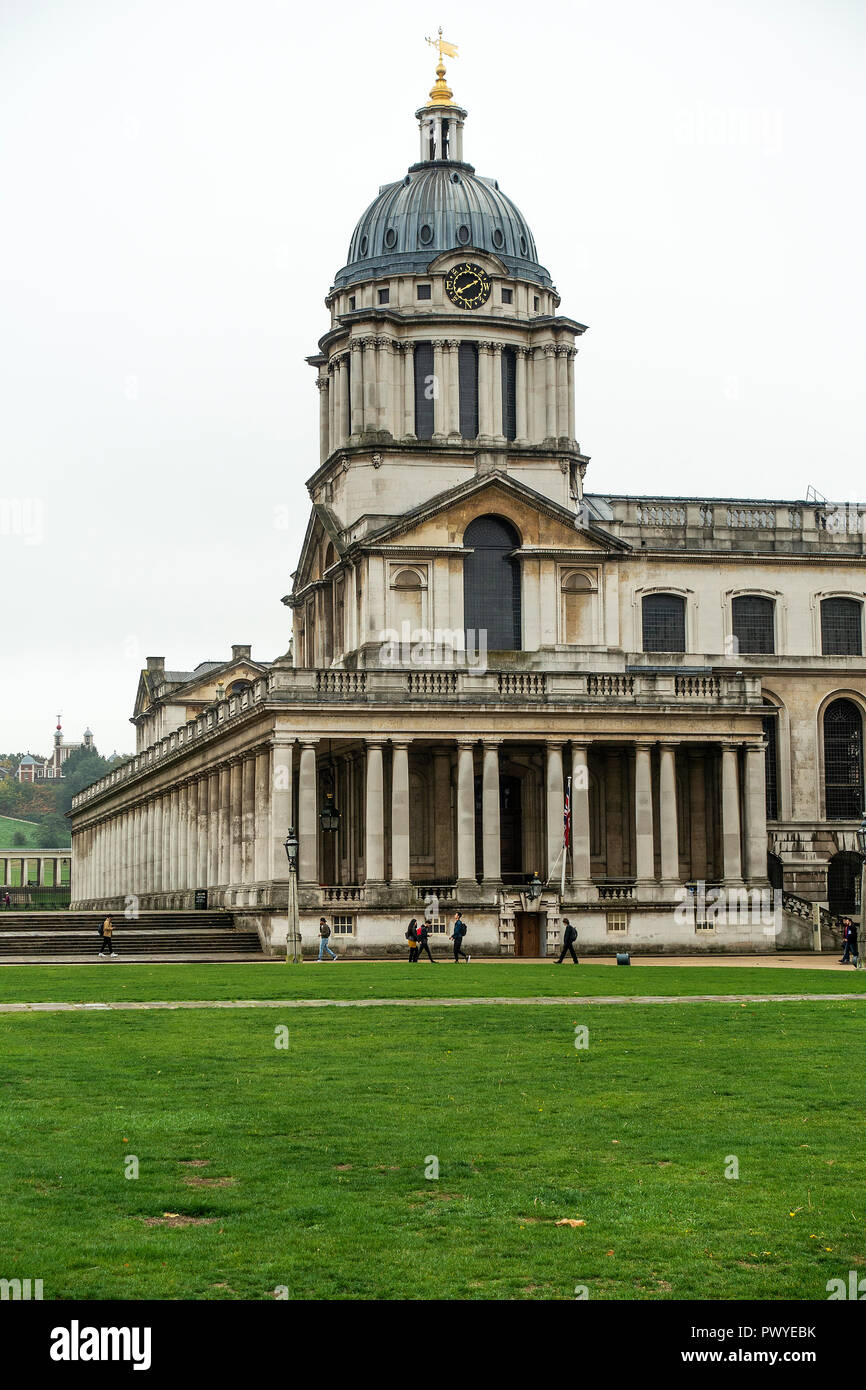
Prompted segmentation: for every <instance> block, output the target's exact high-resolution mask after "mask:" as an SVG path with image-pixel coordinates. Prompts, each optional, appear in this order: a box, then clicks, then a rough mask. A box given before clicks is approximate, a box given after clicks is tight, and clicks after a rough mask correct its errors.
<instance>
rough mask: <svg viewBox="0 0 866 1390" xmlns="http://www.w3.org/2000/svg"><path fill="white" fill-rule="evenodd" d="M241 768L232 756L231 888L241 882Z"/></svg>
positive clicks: (230, 807)
mask: <svg viewBox="0 0 866 1390" xmlns="http://www.w3.org/2000/svg"><path fill="white" fill-rule="evenodd" d="M242 783H243V768H242V765H241V759H240V758H233V759H232V763H231V768H230V770H229V820H230V845H231V850H230V854H229V883H230V884H231V885H232V887H233V888H237V887H239V885H240V882H241V853H242V851H241V816H242V814H243V807H242V805H241V797H242V795H243V785H242Z"/></svg>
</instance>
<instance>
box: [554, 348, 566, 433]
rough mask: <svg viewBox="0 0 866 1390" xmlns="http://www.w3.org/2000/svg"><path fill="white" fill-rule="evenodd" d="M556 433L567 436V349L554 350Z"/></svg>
mask: <svg viewBox="0 0 866 1390" xmlns="http://www.w3.org/2000/svg"><path fill="white" fill-rule="evenodd" d="M556 433H557V437H558V438H560V439H561V438H562V437H563V435H567V434H568V348H567V347H558V348H557V349H556Z"/></svg>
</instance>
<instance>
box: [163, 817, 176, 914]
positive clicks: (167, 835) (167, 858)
mask: <svg viewBox="0 0 866 1390" xmlns="http://www.w3.org/2000/svg"><path fill="white" fill-rule="evenodd" d="M173 797H174V793H173V792H165V793H164V794H163V798H162V891H163V893H168V892H170V891H171V889H172V887H173V886H174V885H173V884H172V879H171V803H172V800H173Z"/></svg>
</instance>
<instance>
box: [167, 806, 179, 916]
mask: <svg viewBox="0 0 866 1390" xmlns="http://www.w3.org/2000/svg"><path fill="white" fill-rule="evenodd" d="M168 816H169V820H168V882H167V883H166V884H165V887H166V888H167V889H168V891H169V892H170V893H175V892H177V889H178V888H179V887H180V883H179V874H180V788H179V787H174V788H172V790H171V791H170V792H169V794H168Z"/></svg>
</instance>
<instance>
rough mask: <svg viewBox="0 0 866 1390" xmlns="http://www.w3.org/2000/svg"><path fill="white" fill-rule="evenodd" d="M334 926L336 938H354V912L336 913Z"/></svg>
mask: <svg viewBox="0 0 866 1390" xmlns="http://www.w3.org/2000/svg"><path fill="white" fill-rule="evenodd" d="M333 925H334V935H335V936H354V935H355V914H354V913H353V912H335V913H334V918H333Z"/></svg>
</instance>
